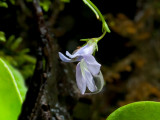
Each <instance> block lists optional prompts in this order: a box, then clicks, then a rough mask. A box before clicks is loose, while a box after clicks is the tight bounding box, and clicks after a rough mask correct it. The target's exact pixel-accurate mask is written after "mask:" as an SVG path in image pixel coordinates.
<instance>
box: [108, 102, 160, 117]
mask: <svg viewBox="0 0 160 120" xmlns="http://www.w3.org/2000/svg"><path fill="white" fill-rule="evenodd" d="M106 120H160V102H152V101H142V102H135V103H131V104H128V105H125V106H123V107H120V108H119V109H117V110H116V111H114V112H113V113H112V114H111V115H110V116H109V117H108V118H107V119H106Z"/></svg>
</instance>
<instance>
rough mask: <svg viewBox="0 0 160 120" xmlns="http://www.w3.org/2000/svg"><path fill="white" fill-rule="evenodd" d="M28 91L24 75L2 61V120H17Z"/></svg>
mask: <svg viewBox="0 0 160 120" xmlns="http://www.w3.org/2000/svg"><path fill="white" fill-rule="evenodd" d="M26 91H27V89H26V87H25V85H24V80H23V77H22V75H21V74H20V73H19V72H18V71H17V70H16V69H14V68H13V67H12V66H10V65H9V64H8V63H7V62H5V61H4V60H2V59H0V120H17V118H18V115H19V113H20V111H21V106H22V102H23V100H24V98H25V94H26Z"/></svg>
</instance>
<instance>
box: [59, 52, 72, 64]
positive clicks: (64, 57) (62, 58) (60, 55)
mask: <svg viewBox="0 0 160 120" xmlns="http://www.w3.org/2000/svg"><path fill="white" fill-rule="evenodd" d="M58 53H59V57H60V59H61V60H62V61H63V62H72V60H71V59H69V58H67V57H66V56H64V55H63V54H62V53H61V52H58Z"/></svg>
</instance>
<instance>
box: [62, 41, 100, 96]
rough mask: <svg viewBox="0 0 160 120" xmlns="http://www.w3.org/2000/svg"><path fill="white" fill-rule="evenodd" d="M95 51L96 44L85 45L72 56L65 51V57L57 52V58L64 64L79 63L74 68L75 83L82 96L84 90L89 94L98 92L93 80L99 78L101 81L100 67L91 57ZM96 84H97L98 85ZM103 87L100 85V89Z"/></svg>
mask: <svg viewBox="0 0 160 120" xmlns="http://www.w3.org/2000/svg"><path fill="white" fill-rule="evenodd" d="M95 49H96V43H95V42H92V43H89V42H88V43H87V44H86V45H85V46H83V47H81V48H80V49H78V50H77V51H76V52H74V53H73V54H70V53H69V52H68V51H66V55H67V56H68V57H66V56H64V55H63V54H62V53H61V52H59V57H60V59H61V60H62V61H64V62H76V61H79V63H78V64H77V67H76V81H77V86H78V88H79V90H80V91H81V93H82V94H84V93H85V91H86V88H88V89H89V90H90V91H91V92H97V91H99V86H97V85H96V83H95V79H97V77H98V78H100V79H102V80H101V81H103V76H102V74H100V67H101V65H100V64H99V63H98V62H97V61H96V60H95V58H94V57H93V56H92V54H93V52H94V51H95ZM99 83H100V84H101V83H102V82H99ZM99 83H98V84H99ZM102 86H103V85H100V87H101V89H102Z"/></svg>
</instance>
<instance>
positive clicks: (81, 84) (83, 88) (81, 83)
mask: <svg viewBox="0 0 160 120" xmlns="http://www.w3.org/2000/svg"><path fill="white" fill-rule="evenodd" d="M76 81H77V86H78V88H79V90H80V91H81V93H82V94H84V93H85V91H86V80H85V79H83V77H82V72H81V69H80V63H78V64H77V67H76Z"/></svg>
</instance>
